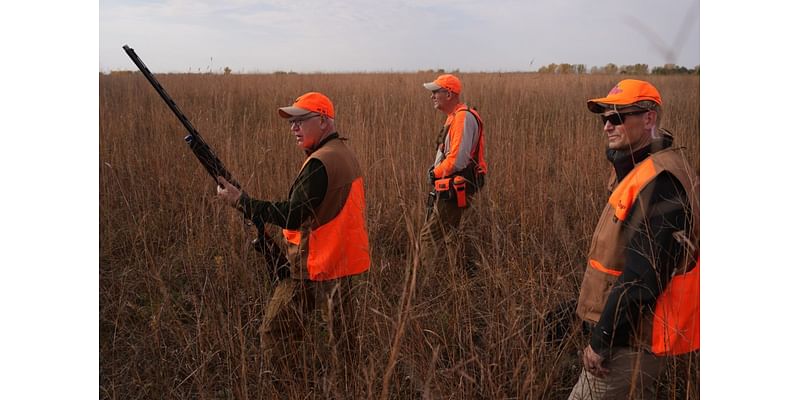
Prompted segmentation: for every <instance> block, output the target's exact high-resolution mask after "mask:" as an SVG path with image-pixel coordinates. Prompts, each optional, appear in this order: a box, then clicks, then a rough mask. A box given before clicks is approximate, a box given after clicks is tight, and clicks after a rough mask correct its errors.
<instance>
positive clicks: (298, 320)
mask: <svg viewBox="0 0 800 400" xmlns="http://www.w3.org/2000/svg"><path fill="white" fill-rule="evenodd" d="M278 113H279V115H280V116H281V117H282V118H285V119H287V120H288V122H289V126H288V127H289V130H290V131H291V132H292V134H293V135H294V137H295V138H296V140H297V146H298V147H299V148H300V149H301V150H302V151H303V152H304V153H305V155H306V159H305V162H304V163H303V166H302V167H301V168H300V172H299V173H298V175H297V178H295V180H294V183H293V184H292V186H291V188H290V189H289V198H288V200H284V201H262V200H256V199H253V198H250V197H249V196H247V194H245V193H243V192H241V191H240V190H239V189H237V188H236V187H235V186H233V185H231V184H230V183H228V182H227V181H226V180H225V179H223V178H222V177H220V178H219V182H220V186H221V187H218V188H217V192H218V197H220V198H221V199H222V200H223V201H224V202H226V203H228V204H229V205H231V206H233V207H235V208H236V209H238V210H239V211H241V212H242V213H243V214H244V217H245V218H247V219H250V220H252V221H253V222H255V223H257V224H259V223H260V224H272V225H277V226H279V227H280V228H283V236H284V239H285V243H286V247H287V250H286V253H285V258H286V259H287V260H288V261H287V264H288V266H284V267H285V268H284V269H287V268H288V273H284V274H283V276H282V277H281V278H282V279H280V280H279V281H278V282H277V283H276V285H275V287H274V290H273V294H272V298H271V299H270V301H269V303H268V304H267V306H266V309H265V312H264V319H263V321H262V324H261V328H260V334H261V346H262V349H263V350H264V351H265V352H266V355H267V358H269V356H270V355H271V354H272V352H273V350H274V349H275V348H276V347H280V348H281V349H282V350H283V351H284V353H285V352H286V351H292V350H295V348H296V346H295V345H293V344H292V343H290V342H288V341H286V340H285V339H286V338H289V337H291V336H296V335H298V334H302V333H303V332H305V333H308V332H317V330H316V329H313V327H309V326H304V325H306V324H307V323H308V321H309V319H308V317H309V316H310V315H311V314H312V313H315V311H314V310H318V311H317V312H316V313H319V310H321V311H322V312H321V313H319V314H320V315H322V318H323V319H324V320H325V321H324V322H325V323H324V324H323V325H324V327H325V328H327V327H329V326H333V327H334V329H335V330H339V329H341V328H342V327H343V326H346V324H342V322H344V321H343V320H344V318H346V317H347V316H348V314H349V311H346V310H348V308H349V306H348V303H349V302H348V297H349V295H350V291H351V289H350V277H351V276H353V275H357V274H360V273H362V272H364V271H366V270H368V269H369V264H370V256H369V241H368V238H367V230H366V224H365V220H364V213H365V198H364V182H363V174H362V172H361V168H360V167H359V164H358V160H357V159H356V156H355V153H353V151H352V150H351V149H350V148H349V147H347V146H346V145H345V144H344V142H343V139H342V138H340V137H339V134H338V133H337V132H336V127H335V125H334V109H333V103H332V102H331V101H330V99H328V97H326V96H325V95H323V94H321V93H317V92H309V93H306V94H304V95H302V96H300V97H298V98H297V99H296V100H295V102H294V103H293V104H292V105H291V106H288V107H281V108H280V109H278ZM329 317H333V318H334V320H333V321H328V319H329ZM314 336H315V338H316V337H324V338H329V337H330V338H336V339H337V340H339V339H341V338H344V339H345V340H348V336H349V335H348V334H347V332H330V333H326V334H325V335H319V334H315V335H314ZM327 345H328V343H323V346H327ZM336 347H339V348H342V347H343V348H345V349H346V348H347V347H348V344H347V343H339V344H337V345H336ZM316 350H322V349H319V348H318V349H316Z"/></svg>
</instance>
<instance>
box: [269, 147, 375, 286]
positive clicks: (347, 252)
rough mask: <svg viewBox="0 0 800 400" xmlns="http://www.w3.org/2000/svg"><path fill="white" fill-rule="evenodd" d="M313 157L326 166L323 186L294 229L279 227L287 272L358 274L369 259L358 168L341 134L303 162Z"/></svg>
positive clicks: (317, 277)
mask: <svg viewBox="0 0 800 400" xmlns="http://www.w3.org/2000/svg"><path fill="white" fill-rule="evenodd" d="M312 158H315V159H317V160H320V161H321V162H322V164H323V165H324V166H325V172H326V173H327V175H328V188H327V191H326V192H325V197H324V198H323V200H322V203H321V204H320V205H319V206H318V207H316V208H315V209H314V216H313V217H311V218H309V219H308V220H307V221H304V222H303V224H302V225H301V227H300V229H299V230H289V229H284V230H283V236H284V238H285V239H286V242H287V246H288V249H287V258H288V259H289V262H290V263H291V264H292V277H293V278H295V279H311V280H314V281H324V280H329V279H336V278H340V277H343V276H348V275H356V274H360V273H362V272H364V271H366V270H368V269H369V264H370V257H369V239H368V237H367V228H366V222H365V220H364V213H365V210H366V207H365V204H366V201H365V199H364V179H363V177H362V174H361V168H360V167H359V165H358V161H357V160H356V157H355V154H354V153H353V151H352V150H351V149H350V148H349V147H347V146H345V144H344V143H342V141H341V140H340V139H333V140H331V141H329V142H326V143H325V144H323V146H322V147H320V148H319V149H317V150H316V151H314V152H313V153H311V155H309V156H308V158H307V159H306V161H305V163H307V162H308V160H310V159H312ZM305 163H303V167H305ZM300 170H301V171H302V168H300Z"/></svg>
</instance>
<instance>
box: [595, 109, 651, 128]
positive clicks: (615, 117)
mask: <svg viewBox="0 0 800 400" xmlns="http://www.w3.org/2000/svg"><path fill="white" fill-rule="evenodd" d="M648 111H650V110H639V111H631V112H626V113H617V112H615V113H613V114H611V115H600V119H602V120H603V126H605V125H606V122H611V125H614V126H617V125H622V124H624V123H625V118H627V117H628V116H629V115H641V114H644V113H646V112H648Z"/></svg>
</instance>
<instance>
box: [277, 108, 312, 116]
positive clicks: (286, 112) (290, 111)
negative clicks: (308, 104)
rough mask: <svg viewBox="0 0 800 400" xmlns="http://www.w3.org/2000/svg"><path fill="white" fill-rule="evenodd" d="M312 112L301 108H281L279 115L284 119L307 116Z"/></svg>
mask: <svg viewBox="0 0 800 400" xmlns="http://www.w3.org/2000/svg"><path fill="white" fill-rule="evenodd" d="M310 112H311V111H308V110H306V109H305V108H300V107H292V106H289V107H281V108H279V109H278V114H280V116H281V117H283V118H291V117H299V116H301V115H306V114H308V113H310Z"/></svg>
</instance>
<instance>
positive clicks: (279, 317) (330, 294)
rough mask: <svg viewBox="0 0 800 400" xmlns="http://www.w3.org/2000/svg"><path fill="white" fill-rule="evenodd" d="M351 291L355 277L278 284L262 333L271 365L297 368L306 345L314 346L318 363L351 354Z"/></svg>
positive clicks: (289, 279) (265, 350)
mask: <svg viewBox="0 0 800 400" xmlns="http://www.w3.org/2000/svg"><path fill="white" fill-rule="evenodd" d="M351 291H352V284H351V277H344V278H339V279H334V280H329V281H310V280H297V279H291V278H286V279H282V280H280V281H278V283H277V285H276V286H275V288H274V290H273V293H272V297H271V298H270V300H269V302H268V303H267V304H266V306H265V309H264V319H263V321H262V323H261V327H260V329H259V334H260V336H261V350H262V353H263V354H264V357H265V359H266V360H267V362H270V363H279V364H286V365H290V366H293V365H297V364H298V362H299V361H300V357H303V354H300V353H301V351H300V350H301V348H303V347H304V346H302V345H303V344H305V345H307V344H313V347H312V350H313V351H314V352H315V353H316V354H315V358H316V359H321V360H329V356H331V355H332V354H338V353H342V354H348V352H349V351H348V350H349V349H351V348H352V347H351V345H352V343H351V342H352V341H351V339H350V336H349V333H350V331H351V330H352V327H350V326H349V324H350V323H351V321H352V319H351V318H352V315H353V313H352V311H351V310H350V307H351V304H350V297H351ZM305 348H308V347H307V346H305ZM332 361H333V362H338V360H332ZM334 367H335V366H334Z"/></svg>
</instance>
